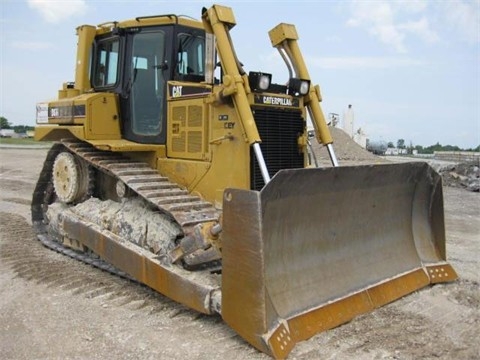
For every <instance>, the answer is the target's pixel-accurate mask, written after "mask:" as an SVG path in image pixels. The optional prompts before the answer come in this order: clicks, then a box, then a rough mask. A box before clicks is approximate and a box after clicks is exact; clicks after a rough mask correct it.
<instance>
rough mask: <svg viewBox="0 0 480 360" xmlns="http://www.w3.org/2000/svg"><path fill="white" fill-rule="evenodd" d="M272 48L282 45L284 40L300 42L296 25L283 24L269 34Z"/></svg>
mask: <svg viewBox="0 0 480 360" xmlns="http://www.w3.org/2000/svg"><path fill="white" fill-rule="evenodd" d="M268 35H269V36H270V41H271V42H272V46H274V47H275V46H277V45H279V44H281V43H282V42H283V41H284V40H298V34H297V30H296V29H295V26H294V25H291V24H285V23H281V24H278V25H277V26H275V27H274V28H273V29H272V30H270V31H269V32H268Z"/></svg>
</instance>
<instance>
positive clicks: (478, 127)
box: [0, 0, 480, 148]
mask: <svg viewBox="0 0 480 360" xmlns="http://www.w3.org/2000/svg"><path fill="white" fill-rule="evenodd" d="M218 3H220V4H222V5H226V6H230V7H231V8H232V9H233V11H234V14H235V19H236V22H237V25H236V26H235V27H234V28H233V29H232V30H231V36H232V38H233V41H234V43H235V48H236V52H237V54H238V56H239V58H240V61H241V62H242V63H243V64H244V67H245V69H246V70H247V72H248V71H263V72H268V73H272V74H273V82H274V83H285V82H286V81H287V80H288V72H287V70H286V67H285V65H284V63H283V61H282V59H281V58H280V56H279V54H278V52H277V51H276V50H275V49H274V48H272V46H271V44H270V40H269V37H268V31H269V30H270V29H272V28H273V27H275V26H276V25H277V24H279V23H281V22H284V23H290V24H294V25H295V26H296V28H297V32H298V34H299V37H300V39H299V46H300V48H301V50H302V53H303V55H304V58H305V61H306V63H307V66H308V69H309V72H310V76H311V78H312V81H313V83H315V84H319V85H320V88H321V90H322V97H323V101H322V108H323V110H324V113H325V114H326V116H328V114H330V113H337V114H339V115H340V117H342V116H343V114H344V113H345V111H346V109H347V107H348V105H349V104H351V105H352V107H353V110H354V119H355V129H358V128H361V129H362V131H363V132H364V133H366V135H367V137H368V138H369V139H371V140H374V141H378V140H383V141H387V142H389V141H392V142H393V143H394V144H396V142H397V140H398V139H404V140H405V144H406V145H409V144H413V145H422V146H429V145H432V144H436V143H437V142H439V143H440V144H442V145H447V144H450V145H457V146H459V147H461V148H474V147H476V146H478V145H479V144H480V105H479V103H480V0H474V1H467V0H443V1H434V0H424V1H420V0H404V1H382V0H378V1H366V0H360V1H359V0H345V1H321V0H320V1H319V0H317V1H304V0H296V1H294V0H291V1H285V0H276V1H262V0H257V1H249V0H247V1H241V0H237V1H227V0H224V1H221V0H219V1H218ZM212 4H213V2H212V3H209V2H207V1H205V0H203V1H192V0H191V1H172V0H171V1H141V0H140V1H114V0H63V1H62V0H28V1H21V0H0V37H1V38H0V75H1V78H0V116H4V117H6V118H7V119H8V121H10V122H11V123H12V124H14V125H34V123H35V105H36V103H37V102H41V101H46V100H49V99H54V98H55V97H56V96H57V90H58V89H60V88H61V86H62V83H63V82H66V81H73V80H74V76H75V75H74V65H75V53H76V35H75V28H76V27H77V26H79V25H82V24H91V25H97V24H100V23H104V22H107V21H113V20H125V19H131V18H135V17H137V16H144V15H159V14H172V13H175V14H178V15H188V16H191V17H194V18H197V19H200V13H201V9H202V7H204V6H206V7H208V6H211V5H212Z"/></svg>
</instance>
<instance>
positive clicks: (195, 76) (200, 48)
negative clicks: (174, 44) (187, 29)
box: [176, 33, 205, 81]
mask: <svg viewBox="0 0 480 360" xmlns="http://www.w3.org/2000/svg"><path fill="white" fill-rule="evenodd" d="M176 73H177V78H178V79H179V80H187V81H203V80H204V78H205V39H204V38H203V37H200V36H195V35H193V34H188V33H181V34H179V35H178V52H177V66H176Z"/></svg>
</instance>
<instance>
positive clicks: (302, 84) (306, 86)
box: [288, 78, 310, 96]
mask: <svg viewBox="0 0 480 360" xmlns="http://www.w3.org/2000/svg"><path fill="white" fill-rule="evenodd" d="M309 91H310V80H302V79H298V78H291V79H290V81H289V83H288V94H289V95H292V96H298V95H307V94H308V92H309Z"/></svg>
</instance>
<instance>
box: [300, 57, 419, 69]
mask: <svg viewBox="0 0 480 360" xmlns="http://www.w3.org/2000/svg"><path fill="white" fill-rule="evenodd" d="M306 62H307V63H308V64H311V65H312V66H317V67H320V68H322V69H347V70H351V69H369V68H373V69H391V68H399V67H408V66H425V65H427V64H426V63H425V62H424V61H421V60H418V59H412V58H408V57H368V56H367V57H321V58H320V57H307V58H306Z"/></svg>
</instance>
